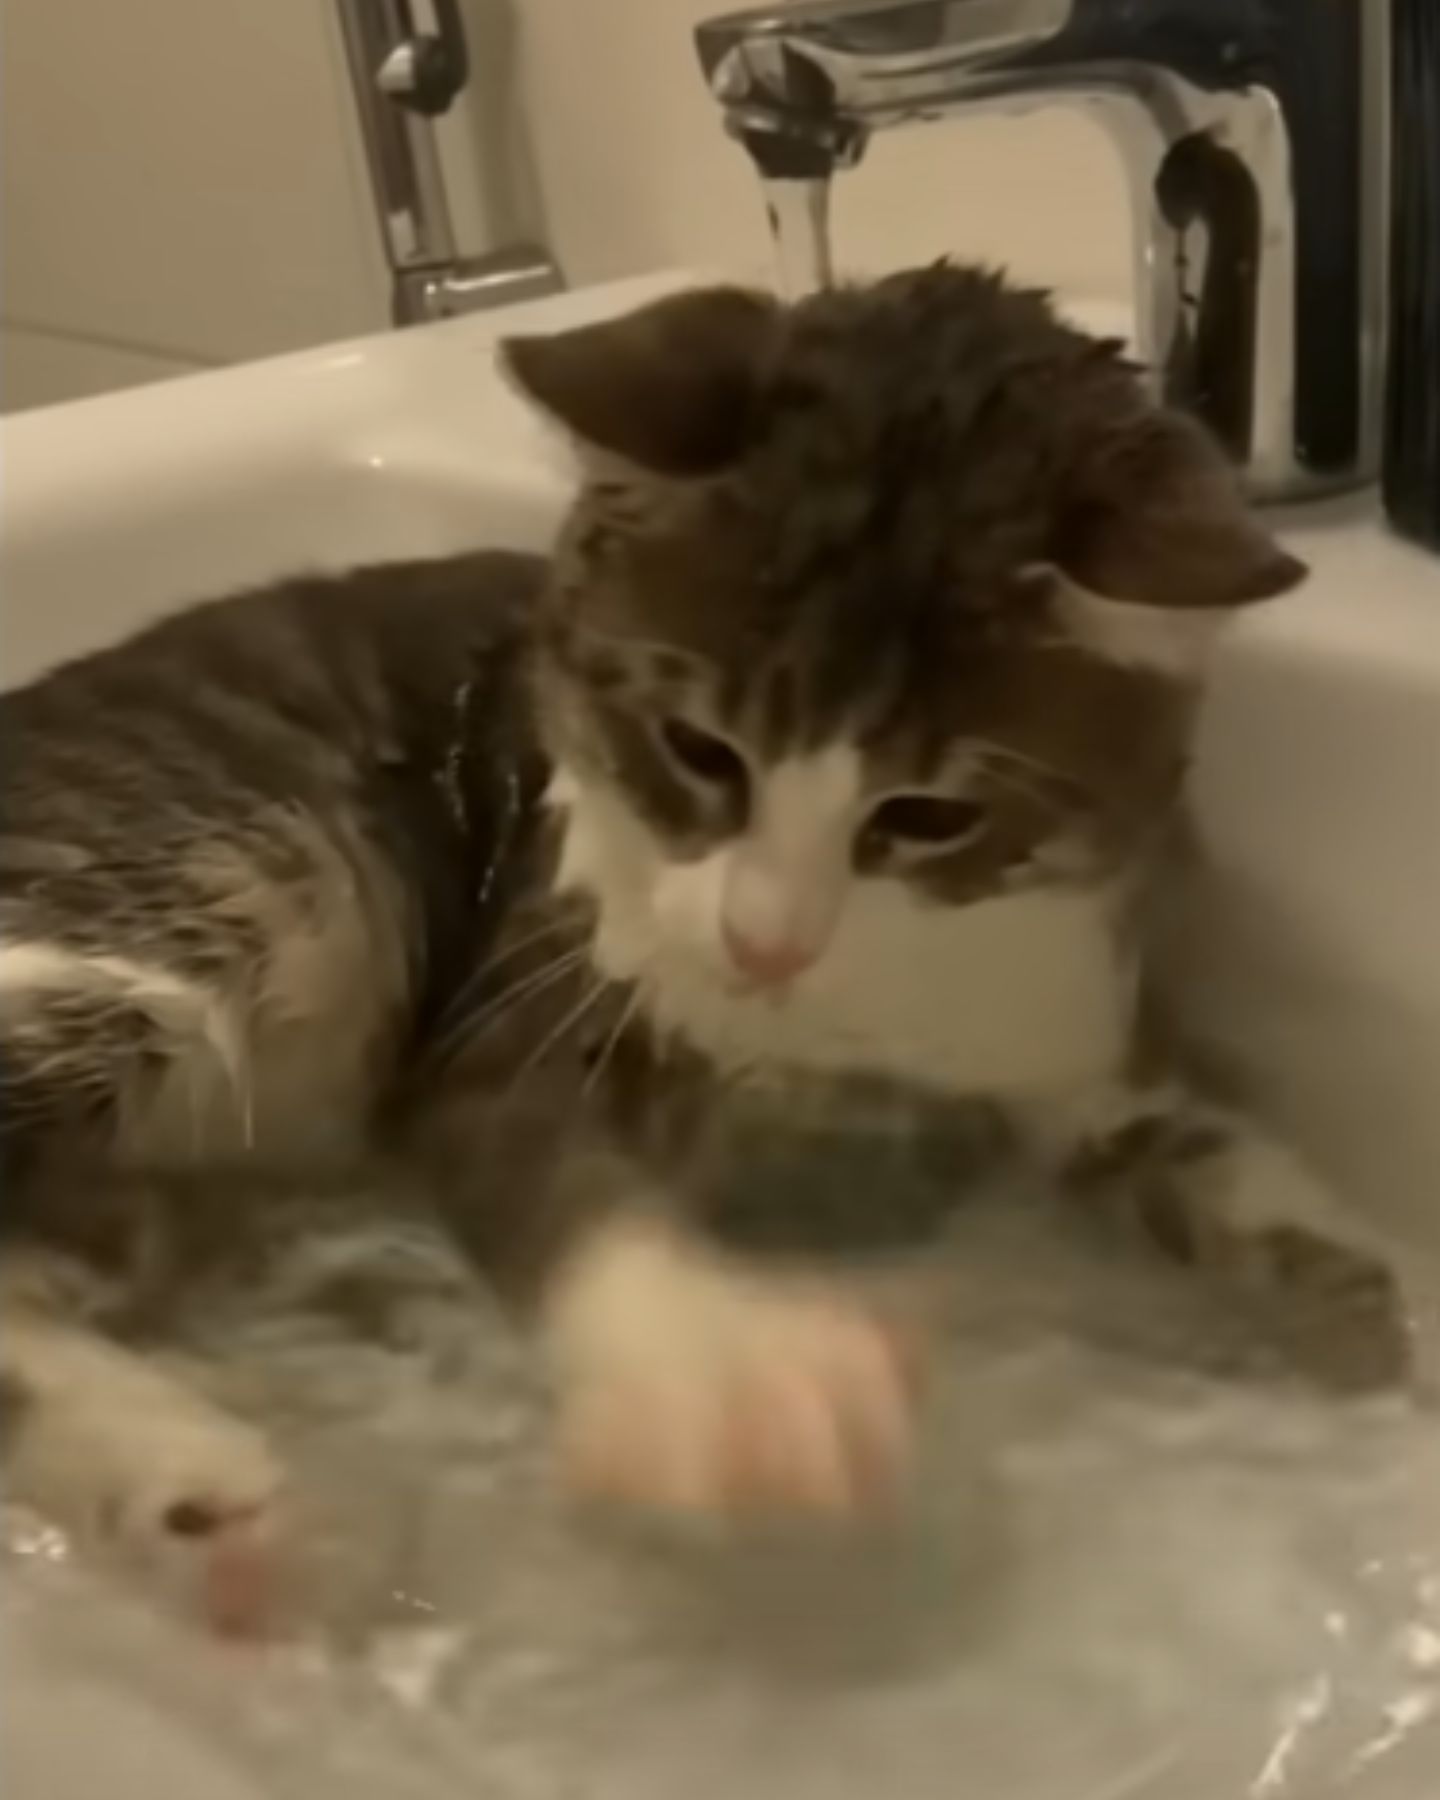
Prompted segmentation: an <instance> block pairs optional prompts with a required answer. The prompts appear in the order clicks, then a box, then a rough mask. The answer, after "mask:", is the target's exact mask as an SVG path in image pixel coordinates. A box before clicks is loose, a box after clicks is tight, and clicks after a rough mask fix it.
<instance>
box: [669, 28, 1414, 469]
mask: <svg viewBox="0 0 1440 1800" xmlns="http://www.w3.org/2000/svg"><path fill="white" fill-rule="evenodd" d="M1386 8H1387V0H1347V3H1346V4H1333V3H1328V0H1327V3H1326V4H1323V5H1317V4H1316V3H1315V0H806V3H804V4H799V5H787V6H784V7H779V8H772V9H769V10H760V11H751V12H742V13H732V14H728V15H722V16H720V17H717V18H714V19H710V20H708V21H706V22H705V23H703V24H702V25H701V26H700V27H699V28H698V30H697V33H696V42H697V48H698V51H699V55H700V61H701V65H702V67H703V69H704V71H705V75H706V79H707V80H708V82H709V84H710V88H711V91H712V92H713V93H714V95H715V97H716V99H717V100H718V101H719V103H720V105H721V107H722V109H723V111H724V115H725V120H726V125H727V128H728V130H729V131H730V132H731V134H732V135H733V136H734V137H735V138H736V139H737V140H738V141H739V142H740V143H742V144H743V145H744V147H745V148H746V150H747V151H748V152H749V154H750V156H751V157H752V159H753V160H754V162H755V165H756V168H757V170H758V172H759V173H760V175H761V177H762V179H763V180H764V181H765V182H766V184H767V190H768V194H769V197H770V203H771V210H772V219H773V218H775V216H776V210H777V205H776V199H775V196H776V193H777V190H778V189H779V187H780V186H781V184H785V183H790V182H804V183H807V184H809V187H808V190H807V191H808V192H809V194H810V195H811V197H812V200H811V203H810V204H808V205H807V206H806V207H799V206H794V205H788V204H784V203H782V204H781V205H780V208H779V210H780V212H781V213H782V214H783V215H784V217H782V218H781V219H780V222H779V224H778V226H777V240H778V242H779V244H780V249H781V255H782V262H784V263H788V265H789V267H790V269H791V271H792V277H793V270H794V269H795V267H796V266H802V267H804V266H809V267H811V268H813V269H815V270H816V271H819V272H823V270H824V267H825V258H824V257H823V256H822V255H819V254H814V253H811V254H809V255H808V256H807V255H798V256H797V253H796V251H795V248H794V245H793V243H791V244H790V245H788V246H787V243H786V229H787V220H788V222H789V223H788V229H789V231H790V233H791V235H792V237H793V236H794V234H796V233H802V234H803V233H804V232H806V231H810V232H811V233H812V234H813V233H814V232H815V231H817V230H820V229H822V228H823V221H824V213H823V205H822V206H819V207H817V206H816V205H815V204H814V203H813V196H814V195H815V193H816V192H817V191H818V192H819V193H821V194H822V195H823V194H824V193H825V192H826V191H828V184H829V182H830V180H831V178H832V177H833V176H834V175H835V174H836V173H838V172H841V171H843V170H845V169H847V168H849V167H851V166H852V165H853V164H854V163H855V162H857V161H858V160H859V159H860V157H861V156H862V155H863V154H864V151H865V148H866V145H867V144H868V143H869V141H870V139H871V137H872V136H873V135H874V133H876V132H877V131H883V130H890V129H894V128H897V127H902V126H904V125H906V124H909V123H911V122H914V121H919V120H924V119H931V118H937V117H941V116H948V115H957V114H961V115H963V114H967V113H970V112H974V111H976V110H978V109H981V108H1004V109H1006V110H1012V111H1013V110H1024V109H1029V108H1037V107H1043V106H1050V105H1054V104H1057V103H1058V104H1064V103H1067V102H1068V103H1084V104H1085V105H1087V106H1088V107H1089V108H1090V109H1091V110H1092V111H1093V112H1094V113H1095V115H1096V116H1097V117H1098V118H1100V120H1101V121H1102V123H1104V124H1105V125H1106V126H1107V128H1108V130H1109V132H1110V135H1111V137H1112V139H1113V141H1114V142H1115V144H1116V146H1117V148H1118V150H1119V153H1120V157H1121V160H1122V163H1123V165H1124V168H1125V170H1126V173H1127V176H1128V182H1129V187H1130V192H1131V196H1132V202H1133V207H1134V213H1135V233H1134V241H1135V257H1134V272H1133V286H1134V317H1135V337H1136V345H1137V349H1138V352H1139V355H1140V357H1141V359H1142V361H1143V362H1144V363H1145V364H1146V366H1147V368H1148V369H1149V371H1150V378H1151V380H1152V382H1153V384H1154V387H1155V389H1156V391H1157V393H1158V394H1159V395H1160V396H1161V397H1162V398H1164V399H1165V400H1166V401H1167V402H1169V403H1172V404H1175V405H1179V406H1184V407H1187V408H1188V409H1190V410H1192V411H1193V412H1195V413H1197V414H1198V415H1199V416H1200V417H1201V418H1202V419H1204V420H1205V422H1206V423H1207V424H1208V425H1209V426H1210V428H1211V430H1212V431H1213V432H1214V433H1215V434H1216V436H1217V437H1218V438H1219V439H1220V441H1221V442H1222V444H1224V446H1225V447H1226V448H1227V449H1228V451H1229V452H1230V454H1231V456H1232V458H1233V459H1234V460H1235V462H1236V464H1237V465H1238V466H1239V467H1240V469H1241V471H1242V473H1243V475H1244V477H1245V479H1246V481H1247V483H1248V485H1249V487H1250V489H1251V491H1252V492H1253V493H1254V494H1255V495H1256V496H1257V497H1259V498H1263V499H1291V498H1296V497H1300V496H1305V495H1310V494H1316V493H1323V492H1332V491H1335V490H1338V489H1343V488H1346V487H1351V486H1355V485H1358V484H1360V483H1362V482H1365V481H1368V480H1370V479H1372V478H1373V476H1374V474H1375V472H1376V468H1377V465H1378V459H1379V443H1380V405H1379V402H1380V362H1381V342H1380V339H1381V331H1382V322H1383V319H1384V314H1385V295H1384V268H1383V251H1384V242H1383V231H1384V212H1385V195H1384V192H1383V171H1384V161H1385V159H1384V156H1383V92H1384V82H1385V55H1386V50H1387V40H1388V17H1387V10H1386ZM816 184H819V185H818V188H817V185H816ZM817 221H818V222H819V223H818V224H817ZM792 285H793V279H792Z"/></svg>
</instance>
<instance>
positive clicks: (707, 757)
mask: <svg viewBox="0 0 1440 1800" xmlns="http://www.w3.org/2000/svg"><path fill="white" fill-rule="evenodd" d="M660 736H661V739H662V741H663V742H664V745H665V748H666V750H668V751H669V753H670V755H671V757H672V758H673V760H674V761H675V762H677V763H678V764H679V765H680V767H681V768H682V769H684V770H685V772H686V774H687V775H693V776H694V777H695V778H696V779H697V780H698V781H704V782H709V783H711V784H712V785H713V786H716V787H742V786H743V785H744V783H745V779H746V776H745V762H744V759H743V758H742V756H741V755H740V752H739V751H738V750H736V749H734V748H733V747H732V746H731V745H730V744H727V743H726V742H725V740H724V738H720V737H716V736H715V734H714V732H712V731H703V730H702V729H701V728H700V726H698V725H692V724H691V723H690V721H689V720H688V719H675V718H671V719H666V720H665V722H664V723H663V724H662V725H661V727H660Z"/></svg>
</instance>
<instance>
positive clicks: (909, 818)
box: [865, 794, 986, 853]
mask: <svg viewBox="0 0 1440 1800" xmlns="http://www.w3.org/2000/svg"><path fill="white" fill-rule="evenodd" d="M985 816H986V815H985V808H984V807H983V806H982V805H981V804H980V802H979V801H976V800H961V799H956V798H953V797H951V796H950V795H947V794H891V795H890V796H889V797H888V798H887V799H884V800H882V801H881V802H880V803H879V805H878V806H877V807H876V808H875V809H874V811H873V812H872V813H871V814H870V817H869V818H868V819H867V820H866V823H865V832H866V835H867V837H869V838H870V840H871V841H872V842H874V843H878V844H883V845H887V846H893V847H894V848H896V849H901V850H911V851H919V852H922V853H923V852H925V851H937V850H949V849H953V848H954V847H955V846H956V845H959V844H962V843H964V842H965V841H966V839H968V838H971V837H973V836H974V835H975V834H976V832H977V831H979V830H980V829H981V827H982V826H983V825H984V823H985Z"/></svg>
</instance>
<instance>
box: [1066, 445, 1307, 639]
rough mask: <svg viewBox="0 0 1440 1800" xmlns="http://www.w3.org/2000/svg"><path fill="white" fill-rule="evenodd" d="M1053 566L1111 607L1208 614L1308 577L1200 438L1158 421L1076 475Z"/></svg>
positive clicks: (1101, 452)
mask: <svg viewBox="0 0 1440 1800" xmlns="http://www.w3.org/2000/svg"><path fill="white" fill-rule="evenodd" d="M1051 560H1052V561H1053V562H1054V563H1055V565H1056V566H1057V567H1058V568H1060V569H1061V570H1063V572H1064V573H1065V574H1066V575H1067V576H1069V578H1070V580H1071V581H1072V582H1073V583H1074V584H1075V586H1076V587H1077V588H1079V589H1080V590H1082V591H1084V592H1087V593H1090V594H1094V595H1098V596H1102V597H1103V598H1104V599H1106V600H1112V601H1124V602H1130V603H1131V604H1134V605H1138V606H1142V607H1150V606H1159V607H1166V608H1174V609H1200V610H1208V611H1216V610H1218V611H1227V610H1229V609H1231V608H1234V607H1239V606H1248V605H1250V604H1251V603H1252V602H1254V601H1257V600H1269V599H1271V598H1273V597H1274V596H1275V595H1277V594H1283V593H1286V592H1287V591H1288V590H1289V589H1290V588H1293V587H1295V586H1297V585H1298V584H1299V583H1300V582H1301V581H1303V580H1304V578H1305V575H1306V573H1307V571H1306V568H1305V565H1304V563H1302V562H1300V561H1299V560H1298V559H1297V558H1296V557H1293V556H1291V555H1290V554H1289V553H1288V552H1287V551H1285V550H1282V549H1281V548H1280V546H1279V545H1278V544H1277V543H1276V542H1275V540H1274V539H1273V538H1272V537H1271V536H1270V534H1269V532H1268V531H1266V530H1265V529H1264V528H1263V526H1261V525H1260V523H1259V522H1258V520H1257V519H1256V518H1255V517H1254V516H1253V514H1252V513H1251V512H1250V510H1249V509H1248V507H1247V506H1246V504H1245V501H1244V499H1243V498H1242V496H1241V493H1240V489H1239V485H1238V483H1237V481H1236V479H1235V475H1234V473H1233V472H1232V470H1231V468H1230V466H1229V465H1228V463H1226V461H1225V460H1224V458H1223V457H1222V455H1221V454H1220V451H1219V450H1218V449H1217V448H1216V447H1215V445H1214V444H1213V443H1212V442H1211V441H1210V439H1209V438H1208V437H1207V436H1206V435H1205V434H1204V432H1202V431H1201V430H1200V429H1199V428H1198V427H1197V426H1195V425H1193V424H1192V423H1191V422H1190V421H1189V420H1188V419H1184V418H1181V417H1179V416H1178V415H1175V414H1168V413H1153V412H1152V413H1148V414H1146V415H1143V416H1141V417H1139V418H1136V419H1133V420H1132V421H1130V422H1128V424H1127V427H1126V428H1125V429H1124V430H1123V431H1121V432H1117V433H1116V435H1115V436H1114V437H1112V438H1110V440H1109V441H1108V442H1107V443H1105V444H1104V445H1103V446H1102V447H1101V448H1100V450H1099V453H1098V454H1097V455H1096V456H1095V457H1094V458H1093V460H1091V461H1090V462H1089V463H1088V464H1087V465H1086V466H1084V467H1083V468H1082V469H1081V470H1080V471H1079V472H1078V474H1077V479H1076V483H1075V488H1074V491H1073V493H1072V494H1071V495H1070V496H1069V497H1068V499H1067V504H1066V505H1065V507H1064V509H1063V511H1062V514H1061V518H1060V522H1059V529H1058V531H1057V533H1056V538H1055V542H1054V544H1053V546H1052V556H1051Z"/></svg>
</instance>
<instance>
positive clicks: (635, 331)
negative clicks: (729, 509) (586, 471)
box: [501, 288, 782, 476]
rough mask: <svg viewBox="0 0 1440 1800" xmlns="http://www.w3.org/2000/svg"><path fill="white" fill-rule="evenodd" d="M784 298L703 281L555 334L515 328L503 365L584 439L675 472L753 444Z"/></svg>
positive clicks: (703, 471)
mask: <svg viewBox="0 0 1440 1800" xmlns="http://www.w3.org/2000/svg"><path fill="white" fill-rule="evenodd" d="M781 316H782V315H781V308H780V306H779V303H778V302H777V301H775V300H773V299H771V298H769V297H768V296H766V295H764V294H757V293H751V292H749V291H747V290H746V289H743V288H705V289H699V290H697V291H695V292H692V293H683V294H674V295H671V296H669V297H668V298H666V299H664V300H657V301H655V302H654V303H653V304H651V305H649V306H644V307H641V308H640V309H639V310H638V311H637V312H632V313H627V314H625V315H624V316H623V317H621V318H618V319H608V320H605V321H603V322H602V323H600V324H598V325H582V326H580V327H579V328H578V329H576V330H573V331H562V332H560V333H558V334H557V335H556V336H554V337H519V338H509V339H507V340H506V342H505V343H504V344H503V345H502V346H501V354H502V356H503V359H504V364H505V367H506V368H507V369H508V370H509V372H510V374H511V375H512V376H513V378H514V379H515V381H516V382H517V383H518V384H519V386H520V387H521V388H522V389H523V390H524V392H525V393H526V394H527V395H529V397H530V398H531V399H532V400H533V401H534V402H535V403H536V404H537V405H538V406H540V407H541V408H542V409H543V410H544V411H545V412H547V413H549V414H550V415H551V416H552V417H553V418H555V419H557V420H558V421H559V422H560V423H561V424H562V425H564V426H566V427H567V428H568V429H569V430H570V431H571V432H572V433H573V434H574V435H575V437H576V438H577V439H578V440H579V443H580V445H581V447H582V449H583V448H585V447H589V448H592V449H595V450H600V451H603V452H605V453H607V454H608V455H611V456H618V457H621V458H623V459H624V461H626V462H627V463H630V464H632V465H634V466H636V467H638V468H641V469H644V470H648V471H650V472H652V473H654V474H659V475H670V476H699V475H709V474H713V473H715V472H716V471H717V470H719V469H722V468H724V467H725V466H726V464H728V463H730V462H732V461H733V460H734V459H735V457H737V456H738V455H739V454H740V452H741V451H742V449H743V448H744V446H745V442H746V438H747V434H748V432H749V429H750V426H751V423H752V421H753V419H754V416H755V408H756V401H757V400H758V398H759V395H760V392H761V390H762V388H763V386H764V383H765V379H766V375H767V373H768V371H769V368H770V367H771V363H772V359H773V355H774V350H775V346H776V343H777V340H778V337H779V332H780V321H781Z"/></svg>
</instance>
